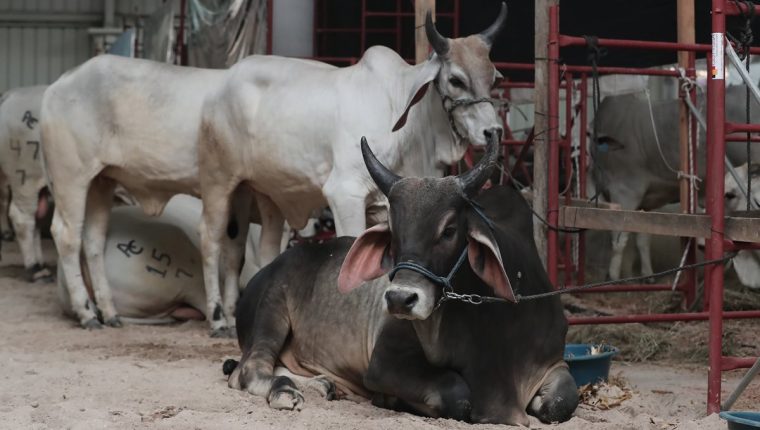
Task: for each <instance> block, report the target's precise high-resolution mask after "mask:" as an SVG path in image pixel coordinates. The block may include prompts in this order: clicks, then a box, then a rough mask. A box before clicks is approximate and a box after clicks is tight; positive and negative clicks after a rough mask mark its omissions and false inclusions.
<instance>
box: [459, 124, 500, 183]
mask: <svg viewBox="0 0 760 430" xmlns="http://www.w3.org/2000/svg"><path fill="white" fill-rule="evenodd" d="M500 141H501V134H500V133H497V132H495V131H494V132H493V133H491V136H490V137H489V138H488V141H487V142H486V152H485V154H483V158H481V159H480V161H478V164H476V165H474V166H472V169H470V170H468V171H466V172H464V173H462V174H461V175H459V176H457V181H458V182H459V185H460V186H461V187H462V191H463V192H464V194H465V195H466V196H467V197H472V196H474V195H475V194H477V193H478V190H480V187H482V186H483V184H485V183H486V180H488V177H489V176H491V171H492V170H493V168H494V167H495V166H496V162H497V161H498V160H499V143H500Z"/></svg>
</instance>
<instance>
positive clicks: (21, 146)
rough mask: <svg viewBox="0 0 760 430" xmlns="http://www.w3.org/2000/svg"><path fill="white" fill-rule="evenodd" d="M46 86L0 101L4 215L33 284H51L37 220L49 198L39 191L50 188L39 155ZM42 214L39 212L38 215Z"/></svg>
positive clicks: (14, 93)
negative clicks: (41, 110)
mask: <svg viewBox="0 0 760 430" xmlns="http://www.w3.org/2000/svg"><path fill="white" fill-rule="evenodd" d="M45 88H46V87H45V86H37V87H26V88H17V89H14V90H11V91H8V92H7V93H5V94H4V95H3V97H2V98H0V188H2V189H3V191H4V193H3V195H2V196H1V197H0V198H1V199H2V200H3V208H2V212H1V215H0V216H2V217H3V218H5V214H6V211H5V209H6V208H5V203H6V202H7V201H8V200H7V198H8V195H7V190H8V188H9V189H10V196H11V200H10V204H9V205H8V207H7V210H8V212H7V213H8V216H9V218H10V220H11V224H12V225H13V229H14V230H15V232H16V239H17V240H18V243H19V248H20V249H21V256H22V258H23V260H24V269H25V271H26V276H27V278H28V279H29V280H30V281H38V280H44V281H50V280H52V273H51V272H50V270H49V269H48V268H47V267H45V263H44V259H43V256H42V248H41V246H40V229H39V227H38V226H37V218H39V217H40V216H42V215H44V210H45V208H46V206H47V199H46V198H45V197H44V196H41V195H40V192H41V191H42V190H43V189H44V188H45V187H46V186H47V180H46V178H45V173H44V170H43V168H42V161H41V159H42V155H41V154H40V151H41V148H40V126H39V124H38V121H39V118H40V106H41V104H42V94H43V93H44V91H45ZM38 212H39V213H38Z"/></svg>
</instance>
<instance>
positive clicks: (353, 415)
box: [0, 242, 760, 430]
mask: <svg viewBox="0 0 760 430" xmlns="http://www.w3.org/2000/svg"><path fill="white" fill-rule="evenodd" d="M45 246H46V250H47V251H49V252H50V256H51V262H52V255H53V254H52V244H51V243H49V242H46V243H45ZM22 272H23V270H22V268H21V266H20V261H19V258H18V255H17V248H16V246H15V244H9V243H7V242H6V243H4V244H3V259H2V262H0V381H1V382H0V387H2V389H1V390H0V428H8V429H20V428H40V429H42V428H55V429H64V428H71V429H94V428H178V429H196V428H197V429H215V428H220V429H222V428H223V429H235V428H246V429H251V428H252V429H288V430H295V429H328V428H340V429H393V430H398V429H406V428H420V429H435V428H443V429H470V428H477V429H492V428H503V427H502V426H489V425H478V426H471V425H468V424H464V423H461V422H455V421H451V420H436V419H428V418H420V417H416V416H412V415H408V414H400V413H395V412H391V411H386V410H381V409H378V408H375V407H372V406H371V405H370V404H369V403H367V402H366V401H365V402H359V403H357V402H354V401H348V400H342V401H333V402H327V401H326V400H324V399H322V398H320V396H319V395H318V394H317V392H316V391H309V390H307V391H306V405H305V408H304V410H302V411H301V412H278V411H273V410H271V409H269V408H268V406H267V404H266V402H265V401H264V400H263V399H261V398H254V397H251V396H250V395H248V394H246V393H244V392H240V391H234V390H231V389H229V388H227V384H226V381H225V379H224V377H223V376H222V372H221V366H222V362H223V361H224V359H225V358H229V357H235V358H237V354H238V350H237V346H236V342H235V341H233V340H219V339H211V338H209V337H208V336H207V327H206V325H205V323H200V322H188V323H183V324H177V325H173V326H150V327H148V326H126V327H124V328H122V329H104V330H100V331H94V332H87V331H84V330H82V329H80V328H79V327H78V326H77V325H76V324H75V323H74V321H71V320H68V319H66V318H64V317H63V316H62V314H61V311H60V309H59V307H58V304H57V301H56V300H57V298H56V292H55V287H54V285H52V284H45V285H38V284H29V283H26V282H24V281H22V280H20V279H21V276H22ZM690 327H691V328H690V330H692V332H690V334H689V336H691V337H689V338H688V339H687V341H686V342H681V343H695V342H696V343H698V342H699V341H701V340H702V338H705V337H706V334H705V331H704V326H702V328H699V327H700V326H690ZM758 328H760V324H758V323H757V322H755V323H752V324H745V325H739V326H729V329H730V330H735V331H737V332H739V333H740V334H743V333H744V332H745V331H746V332H748V333H746V336H740V338H741V339H744V337H747V338H748V339H750V340H742V341H741V342H739V343H740V345H744V349H745V350H747V349H750V348H755V349H754V350H755V351H757V349H756V347H757V343H758V342H757V339H758V337H757V333H758V332H760V330H758ZM626 330H635V328H631V329H626ZM658 330H659V329H658ZM661 330H662V331H665V332H666V333H669V334H668V335H665V336H660V337H658V339H660V342H661V343H662V342H663V340H662V339H665V338H667V337H679V333H678V330H674V329H672V328H670V329H665V328H662V329H661ZM574 335H575V336H579V337H584V336H585V337H592V338H594V337H596V338H598V337H604V336H610V335H611V334H610V333H609V332H607V333H605V332H588V331H586V332H578V331H576V332H574ZM601 340H604V339H599V340H598V341H601ZM742 342H751V344H742ZM674 345H675V346H674ZM678 345H679V343H678V342H669V343H668V348H667V349H668V351H669V352H670V354H671V355H667V354H664V357H665V358H663V359H662V360H657V361H652V360H651V358H652V357H654V358H657V357H658V355H657V354H653V355H652V356H651V357H650V360H649V361H647V362H646V363H642V362H629V361H623V360H628V359H629V358H627V357H626V356H625V354H622V356H621V357H620V358H621V359H622V360H620V361H615V362H614V363H613V367H612V374H613V376H614V377H613V378H612V382H613V383H612V385H609V386H603V387H601V388H600V390H599V392H598V393H596V395H590V397H589V398H588V400H587V402H588V403H589V404H585V405H582V406H581V407H580V408H579V409H578V410H577V413H576V416H575V417H574V418H573V419H572V420H570V421H569V422H567V423H564V424H562V425H548V426H547V425H542V424H540V423H538V422H537V421H535V422H534V427H535V428H557V429H584V430H585V429H614V430H623V429H724V428H726V424H725V422H723V421H721V420H720V419H719V418H718V417H717V416H716V415H713V416H708V417H705V416H704V414H705V397H706V394H705V386H706V385H705V384H706V366H705V363H704V361H703V360H701V359H695V358H693V357H692V359H690V360H684V359H680V358H678V357H677V354H675V353H674V352H673V351H675V350H678V348H679V347H678ZM629 355H631V356H632V357H633V358H634V359H639V358H640V357H637V356H635V354H629ZM741 374H742V372H731V373H726V374H724V379H725V382H724V390H730V389H731V388H733V386H734V385H735V384H736V381H737V380H738V378H739V377H740V376H741ZM616 399H617V400H616ZM619 399H625V400H622V402H620V404H619V405H616V403H618V400H619ZM594 405H595V406H594ZM605 405H608V406H609V405H611V406H612V407H611V409H609V410H603V409H600V408H604V407H606V406H605ZM736 409H760V381H755V382H754V383H753V384H752V385H751V386H750V388H749V389H748V390H747V392H746V393H745V394H744V396H743V397H742V399H741V400H740V402H739V403H738V404H737V406H736Z"/></svg>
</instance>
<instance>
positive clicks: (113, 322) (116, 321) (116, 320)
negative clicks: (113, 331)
mask: <svg viewBox="0 0 760 430" xmlns="http://www.w3.org/2000/svg"><path fill="white" fill-rule="evenodd" d="M106 325H107V326H108V327H114V328H119V327H122V326H124V324H123V323H122V322H121V318H120V317H119V316H118V315H116V316H115V317H113V318H109V319H108V321H106Z"/></svg>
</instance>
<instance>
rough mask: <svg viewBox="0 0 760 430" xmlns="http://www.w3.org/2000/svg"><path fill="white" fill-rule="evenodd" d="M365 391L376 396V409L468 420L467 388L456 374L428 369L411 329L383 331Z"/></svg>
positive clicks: (398, 325)
mask: <svg viewBox="0 0 760 430" xmlns="http://www.w3.org/2000/svg"><path fill="white" fill-rule="evenodd" d="M364 385H365V387H366V388H367V389H369V390H371V391H374V392H376V393H379V394H380V395H376V396H374V398H373V404H375V406H379V407H384V408H389V409H394V410H403V411H410V410H411V411H412V412H415V413H417V414H422V415H427V416H431V417H436V418H438V417H440V418H453V419H457V420H462V421H469V420H470V412H471V410H472V405H471V403H470V388H469V387H468V386H467V383H466V382H465V381H464V379H463V378H462V377H461V376H460V375H459V374H458V373H456V372H454V371H452V370H448V369H443V368H439V367H435V366H433V365H431V364H430V363H429V362H428V361H427V358H426V357H425V352H424V351H423V350H422V347H421V346H420V344H419V340H418V338H417V336H416V334H415V333H414V329H413V328H412V325H411V324H409V323H406V322H403V321H398V322H395V321H394V322H391V323H389V324H387V325H386V326H385V327H384V328H383V332H382V333H381V334H380V336H379V337H378V339H377V343H376V344H375V349H374V350H373V351H372V357H371V358H370V363H369V368H368V369H367V373H366V374H365V375H364Z"/></svg>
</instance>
